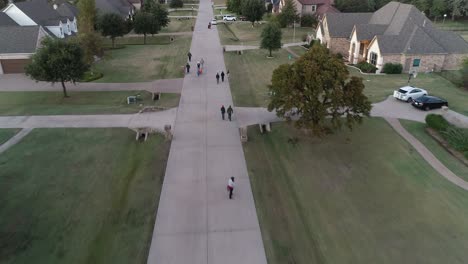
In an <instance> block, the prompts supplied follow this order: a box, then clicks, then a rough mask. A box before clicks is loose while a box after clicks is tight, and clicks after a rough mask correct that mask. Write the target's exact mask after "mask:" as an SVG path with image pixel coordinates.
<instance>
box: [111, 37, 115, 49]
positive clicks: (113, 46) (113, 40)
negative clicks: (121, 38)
mask: <svg viewBox="0 0 468 264" xmlns="http://www.w3.org/2000/svg"><path fill="white" fill-rule="evenodd" d="M111 39H112V48H113V49H115V45H114V42H115V38H111Z"/></svg>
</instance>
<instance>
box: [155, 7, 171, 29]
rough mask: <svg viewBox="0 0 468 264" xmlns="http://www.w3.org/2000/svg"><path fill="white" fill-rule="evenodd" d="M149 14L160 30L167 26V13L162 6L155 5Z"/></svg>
mask: <svg viewBox="0 0 468 264" xmlns="http://www.w3.org/2000/svg"><path fill="white" fill-rule="evenodd" d="M150 13H151V14H153V16H154V17H155V19H156V21H157V23H158V25H159V28H160V29H161V28H163V27H167V25H169V22H170V20H169V12H168V11H167V9H166V8H165V7H164V6H163V5H161V4H159V3H156V4H155V5H154V6H153V8H152V9H151V11H150Z"/></svg>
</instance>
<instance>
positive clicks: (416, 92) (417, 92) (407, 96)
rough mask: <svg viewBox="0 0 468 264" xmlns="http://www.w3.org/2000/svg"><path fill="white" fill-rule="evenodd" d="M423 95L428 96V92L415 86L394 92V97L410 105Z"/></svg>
mask: <svg viewBox="0 0 468 264" xmlns="http://www.w3.org/2000/svg"><path fill="white" fill-rule="evenodd" d="M423 95H427V91H426V90H424V89H421V88H417V87H413V86H404V87H401V88H400V89H398V91H394V92H393V97H395V98H396V99H398V100H402V101H406V102H409V103H410V102H412V101H413V100H414V99H417V98H419V97H421V96H423Z"/></svg>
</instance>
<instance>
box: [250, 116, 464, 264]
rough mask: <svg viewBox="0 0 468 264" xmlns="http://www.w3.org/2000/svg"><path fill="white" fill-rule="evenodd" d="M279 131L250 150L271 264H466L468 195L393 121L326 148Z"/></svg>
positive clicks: (257, 139) (253, 139)
mask: <svg viewBox="0 0 468 264" xmlns="http://www.w3.org/2000/svg"><path fill="white" fill-rule="evenodd" d="M272 129H273V131H272V132H271V133H268V134H264V135H262V134H260V133H259V131H258V127H255V126H253V127H250V128H249V130H248V136H249V141H248V142H247V143H245V144H244V145H243V146H244V152H245V155H246V161H247V167H248V171H249V177H250V181H251V183H252V188H253V192H254V196H255V203H256V208H257V213H258V217H259V221H260V226H261V229H262V236H263V241H264V245H265V250H266V254H267V257H268V263H269V264H283V263H311V264H313V263H381V264H386V263H388V264H394V263H426V264H429V263H431V264H436V263H452V264H456V263H460V264H461V263H465V262H466V258H467V257H468V253H467V251H466V250H465V249H466V248H467V247H468V222H467V221H466V219H467V217H468V209H467V207H466V204H468V192H466V191H464V190H463V189H461V188H459V187H457V186H455V185H454V184H452V183H451V182H449V181H448V180H446V179H445V178H443V177H442V176H441V175H439V174H438V173H437V172H435V171H434V170H433V169H432V167H431V166H429V165H428V164H427V163H426V162H425V161H424V160H423V159H422V158H421V156H420V155H419V154H418V153H417V152H416V151H414V150H413V148H412V147H411V146H410V145H409V144H408V143H407V142H406V141H404V140H403V139H402V138H401V137H400V136H399V135H398V134H397V133H396V132H394V131H393V129H392V128H391V127H390V126H389V125H388V124H387V123H386V122H385V121H383V120H382V119H376V118H373V119H366V120H364V124H363V125H362V126H361V127H357V128H356V129H354V130H353V132H345V131H343V132H339V133H337V134H335V135H330V136H327V137H325V138H322V139H310V138H308V137H306V136H304V135H303V134H302V133H301V132H299V131H297V130H296V129H294V128H292V127H290V126H288V125H287V124H285V123H281V124H273V126H272ZM294 138H297V139H298V143H297V145H293V144H291V143H288V139H294Z"/></svg>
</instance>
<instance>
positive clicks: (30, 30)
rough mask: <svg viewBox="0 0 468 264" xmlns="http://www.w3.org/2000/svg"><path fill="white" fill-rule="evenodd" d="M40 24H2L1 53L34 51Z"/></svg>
mask: <svg viewBox="0 0 468 264" xmlns="http://www.w3.org/2000/svg"><path fill="white" fill-rule="evenodd" d="M40 30H41V27H40V26H19V25H17V26H0V54H1V53H34V52H35V51H36V48H37V45H38V38H39V37H40V34H39V32H40Z"/></svg>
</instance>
